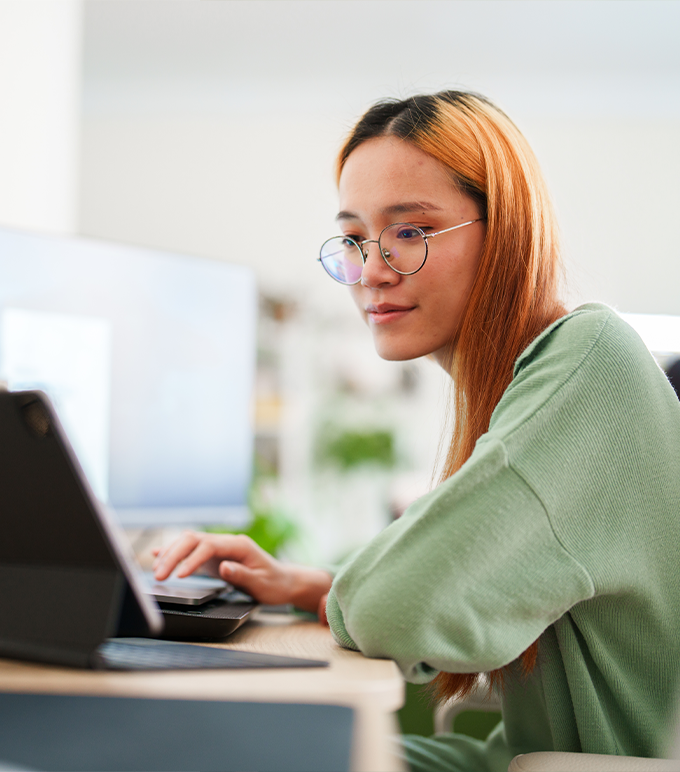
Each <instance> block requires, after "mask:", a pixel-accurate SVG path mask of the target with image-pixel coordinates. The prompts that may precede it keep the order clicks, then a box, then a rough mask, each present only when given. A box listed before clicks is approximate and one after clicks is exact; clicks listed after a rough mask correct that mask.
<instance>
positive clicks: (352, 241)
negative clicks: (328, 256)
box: [343, 234, 361, 247]
mask: <svg viewBox="0 0 680 772" xmlns="http://www.w3.org/2000/svg"><path fill="white" fill-rule="evenodd" d="M343 243H344V246H346V247H355V246H357V245H358V244H361V236H350V235H349V234H346V235H345V236H344V237H343Z"/></svg>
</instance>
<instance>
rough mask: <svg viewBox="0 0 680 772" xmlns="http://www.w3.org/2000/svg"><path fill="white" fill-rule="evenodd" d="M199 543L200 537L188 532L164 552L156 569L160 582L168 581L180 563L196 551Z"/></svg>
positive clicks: (155, 572) (160, 555) (158, 559)
mask: <svg viewBox="0 0 680 772" xmlns="http://www.w3.org/2000/svg"><path fill="white" fill-rule="evenodd" d="M198 541H199V535H198V534H196V533H192V532H191V531H187V532H186V533H185V534H184V535H182V536H181V537H180V538H179V539H177V540H176V541H174V542H173V543H172V544H170V545H169V546H168V547H167V548H166V549H165V550H163V551H162V552H161V553H160V554H159V556H158V558H157V560H156V567H155V569H154V576H155V577H156V579H157V580H158V581H163V579H167V578H168V577H169V576H170V574H171V573H172V572H173V570H174V569H175V567H176V566H177V564H178V563H180V562H181V561H182V560H184V558H186V557H187V555H189V554H191V552H192V551H193V550H194V549H195V547H196V545H197V544H198Z"/></svg>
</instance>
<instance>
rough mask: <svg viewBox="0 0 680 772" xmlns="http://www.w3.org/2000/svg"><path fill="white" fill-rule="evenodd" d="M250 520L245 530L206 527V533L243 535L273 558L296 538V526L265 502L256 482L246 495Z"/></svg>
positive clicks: (278, 510) (287, 517)
mask: <svg viewBox="0 0 680 772" xmlns="http://www.w3.org/2000/svg"><path fill="white" fill-rule="evenodd" d="M248 508H249V509H250V512H251V515H252V519H251V521H250V523H249V524H248V526H247V527H246V528H241V529H233V528H227V527H225V526H221V525H215V526H207V527H206V528H205V530H206V532H207V533H243V534H245V535H246V536H250V538H251V539H252V540H253V541H254V542H255V543H256V544H258V545H259V546H260V547H262V549H263V550H265V552H268V553H269V554H270V555H274V556H275V557H276V556H277V555H279V554H280V552H281V550H282V549H283V548H284V547H285V546H286V544H288V543H289V542H291V541H293V539H295V538H296V537H297V536H298V532H299V529H298V526H297V525H296V524H295V523H294V522H293V521H292V520H291V519H290V517H289V516H288V515H287V514H286V513H285V512H284V511H283V510H281V509H279V508H278V507H276V506H273V505H271V504H269V503H268V502H266V501H265V497H264V496H263V495H262V492H261V490H260V487H259V485H258V484H257V482H255V483H253V485H252V486H251V489H250V493H249V495H248Z"/></svg>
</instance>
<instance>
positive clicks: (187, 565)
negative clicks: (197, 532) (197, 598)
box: [177, 538, 217, 579]
mask: <svg viewBox="0 0 680 772" xmlns="http://www.w3.org/2000/svg"><path fill="white" fill-rule="evenodd" d="M216 551H217V549H216V546H215V544H214V543H213V541H212V539H209V538H204V539H201V540H200V541H199V542H198V544H197V545H196V547H195V548H194V549H193V550H192V552H190V553H189V554H188V555H187V556H186V558H184V560H182V562H181V563H180V565H179V568H178V569H177V576H178V577H179V578H180V579H183V578H184V577H185V576H189V574H193V573H194V571H196V570H197V569H199V568H200V567H201V566H202V565H203V564H204V563H207V562H208V561H209V560H212V558H214V557H215V553H216Z"/></svg>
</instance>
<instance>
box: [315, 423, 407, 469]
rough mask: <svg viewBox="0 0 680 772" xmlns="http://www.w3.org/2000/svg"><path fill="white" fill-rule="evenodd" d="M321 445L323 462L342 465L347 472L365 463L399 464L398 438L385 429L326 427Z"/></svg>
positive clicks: (320, 456)
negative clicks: (367, 430)
mask: <svg viewBox="0 0 680 772" xmlns="http://www.w3.org/2000/svg"><path fill="white" fill-rule="evenodd" d="M318 448H319V453H318V458H319V460H320V461H321V462H323V463H327V464H328V463H330V464H333V465H335V466H339V467H340V468H341V469H343V470H344V471H347V470H349V469H354V468H356V467H358V466H362V465H364V464H377V465H378V466H384V467H387V468H390V467H393V466H394V465H395V463H396V453H395V450H394V437H393V435H392V432H390V431H387V430H384V429H379V430H375V431H369V432H361V431H353V430H345V431H340V430H338V429H336V428H333V427H326V428H325V429H324V430H322V431H321V432H320V436H319V441H318Z"/></svg>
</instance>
